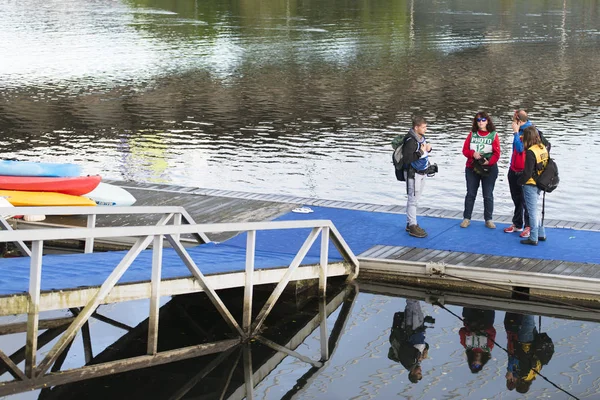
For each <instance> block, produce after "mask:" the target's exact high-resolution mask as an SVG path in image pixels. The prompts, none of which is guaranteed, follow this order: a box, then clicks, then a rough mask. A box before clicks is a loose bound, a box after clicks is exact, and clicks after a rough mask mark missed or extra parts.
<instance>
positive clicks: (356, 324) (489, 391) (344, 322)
mask: <svg viewBox="0 0 600 400" xmlns="http://www.w3.org/2000/svg"><path fill="white" fill-rule="evenodd" d="M402 293H405V294H404V296H405V297H406V298H404V297H402V296H401V294H402ZM255 294H256V297H255V301H256V302H257V304H258V306H259V307H260V306H262V302H263V301H264V300H266V298H267V296H268V295H269V294H270V291H265V292H262V293H261V292H258V293H257V292H255ZM409 296H410V297H409ZM242 297H243V293H242V290H229V291H227V295H226V296H225V297H223V298H224V300H225V302H226V304H228V307H230V308H229V309H230V310H231V311H232V313H233V315H234V316H235V315H238V313H239V311H240V309H239V306H240V305H241V304H242V303H241V301H240V300H241V298H242ZM426 300H427V301H426ZM434 300H436V301H438V302H441V303H442V304H445V305H444V306H440V305H439V304H438V303H436V302H435V301H434ZM163 303H164V304H163V306H162V308H161V313H160V331H159V350H160V351H164V350H168V349H174V348H178V347H183V346H190V345H194V344H198V343H202V342H214V341H218V340H222V339H224V338H227V337H229V338H231V337H232V335H231V330H230V329H227V326H226V325H225V323H224V322H223V319H222V318H221V317H220V315H219V314H218V313H217V312H216V311H215V309H214V307H213V306H212V305H211V303H210V301H209V300H208V299H207V298H206V296H203V295H190V296H178V297H176V298H173V299H166V298H165V299H164V302H163ZM233 303H236V304H237V305H238V307H231V304H233ZM409 303H412V304H413V306H417V307H418V308H420V309H421V312H422V313H423V316H429V317H430V318H433V321H432V320H429V319H425V322H424V323H423V325H424V326H426V327H427V328H426V329H425V332H424V334H423V339H422V342H424V343H427V345H428V346H429V351H428V356H427V357H426V358H424V359H423V360H421V362H420V366H421V370H422V379H421V381H419V382H418V383H412V382H410V380H409V377H408V370H407V367H406V366H404V365H403V362H404V361H403V360H405V357H404V356H403V355H405V354H408V352H410V351H411V349H412V346H411V345H408V346H406V345H402V344H401V343H400V344H399V342H398V340H397V338H401V337H402V332H400V331H399V330H398V329H397V327H394V324H393V321H394V319H395V318H394V314H395V313H398V312H404V313H405V315H408V313H410V312H411V311H410V310H407V304H409ZM327 304H328V309H329V310H330V312H331V314H329V317H328V318H327V327H326V332H327V335H328V336H327V342H328V346H329V351H330V354H331V356H330V359H329V361H327V362H326V363H325V364H324V366H322V367H320V368H315V367H311V365H310V364H308V363H307V362H306V360H300V359H298V358H295V357H294V356H291V355H286V354H284V353H281V352H277V351H275V350H273V349H271V348H269V347H267V346H266V345H264V344H263V342H261V341H260V340H253V341H252V342H251V343H250V345H249V347H246V348H244V347H240V348H236V349H234V351H233V352H232V353H231V354H229V355H228V356H227V358H225V359H224V360H222V361H221V362H220V363H219V364H217V366H216V367H215V369H213V370H210V371H208V372H207V373H204V374H203V372H204V371H205V370H204V368H205V367H206V366H207V365H210V364H211V362H212V360H214V358H215V356H206V357H204V358H197V359H190V360H185V361H179V362H176V363H170V364H165V365H162V366H157V367H152V368H145V369H139V370H135V371H130V372H126V373H121V374H117V375H112V376H106V377H101V378H95V379H88V380H84V381H80V382H75V383H70V384H65V385H62V386H57V387H54V388H47V389H44V390H41V391H40V390H37V391H31V392H26V393H20V394H16V395H14V396H11V397H9V398H11V399H19V400H21V399H39V400H58V399H60V400H68V399H73V400H79V399H93V400H95V399H113V400H117V399H129V400H136V399H219V398H222V399H229V400H233V399H240V400H241V399H243V398H244V397H245V393H246V392H245V390H246V381H245V376H247V375H246V373H245V368H246V367H247V361H246V360H251V364H252V372H253V373H254V381H253V384H254V386H255V387H254V389H253V395H254V397H253V398H254V399H273V400H275V399H323V400H331V399H340V400H342V399H343V400H347V399H382V400H387V399H424V400H433V399H456V400H459V399H460V400H462V399H473V400H479V399H542V398H546V399H547V398H551V399H568V398H570V397H569V395H568V394H566V392H568V393H570V394H572V395H573V396H575V397H576V398H580V399H597V398H598V393H600V379H599V378H600V373H599V369H598V365H599V364H600V356H599V355H600V341H598V337H600V323H599V322H598V321H600V318H599V317H598V312H597V311H586V310H584V309H582V308H569V307H566V306H558V307H557V306H553V305H552V303H551V302H550V301H548V300H544V301H542V302H539V301H538V302H534V303H532V302H530V301H524V300H522V301H515V300H510V299H506V298H503V299H494V298H491V297H488V298H485V297H482V296H477V295H458V294H452V293H445V294H444V293H440V292H436V293H435V294H433V293H427V292H425V291H421V290H418V289H402V288H398V287H394V288H391V287H385V286H377V285H371V284H363V283H361V284H360V288H358V289H357V288H356V287H355V286H349V287H343V286H342V287H339V286H338V287H336V288H334V287H331V288H330V289H329V290H328V299H327ZM147 305H148V302H147V301H144V302H139V301H138V302H131V303H121V304H118V305H109V306H102V307H100V309H99V312H100V313H101V314H102V315H106V316H109V317H111V318H114V319H116V320H117V321H119V322H122V323H125V324H127V325H129V326H132V327H135V329H133V330H131V331H130V332H125V331H124V330H122V329H117V328H115V327H112V326H110V325H107V324H104V323H102V322H100V321H98V320H95V319H92V320H91V323H90V332H91V338H92V347H93V355H94V359H93V363H99V362H106V361H112V360H115V359H120V358H124V357H131V356H138V355H143V354H145V351H146V341H145V338H146V337H147V327H148V324H147V320H145V321H144V316H143V315H145V314H144V312H143V311H144V310H147ZM412 310H413V311H414V310H415V308H414V307H413V308H412ZM541 310H542V311H543V312H540V311H541ZM257 311H258V309H257ZM511 313H512V314H511ZM412 315H414V313H413V314H412ZM507 315H508V316H509V317H510V318H509V319H508V320H509V321H520V322H519V323H517V324H512V325H507V323H506V321H507V320H506V317H507ZM540 315H541V319H540ZM140 316H141V318H140ZM463 316H464V317H465V318H470V320H468V321H470V322H468V323H465V322H463V321H461V318H463ZM525 319H529V320H530V322H533V323H534V324H535V329H536V330H539V332H545V333H547V335H548V336H549V337H550V338H551V340H552V343H553V344H554V353H550V357H549V361H547V362H546V363H545V364H544V365H542V367H541V369H539V370H538V371H539V373H540V374H541V375H535V379H533V380H532V381H531V383H530V385H529V387H528V388H527V390H526V393H519V392H518V390H519V389H513V390H508V389H507V384H506V381H507V378H506V375H507V367H508V363H509V355H508V353H507V352H506V351H505V349H506V350H508V349H511V348H517V347H518V346H523V345H524V344H527V342H518V341H517V342H513V343H514V347H510V346H509V345H508V335H507V332H510V331H514V332H516V333H517V334H526V333H527V329H525V328H520V327H523V326H525V324H524V323H523V321H524V320H525ZM9 320H10V319H3V321H2V322H14V321H9ZM405 320H407V318H405ZM315 321H316V323H315ZM320 322H321V319H320V314H319V305H318V301H317V300H316V299H315V298H312V297H305V296H302V295H300V296H293V295H292V296H290V295H289V294H285V295H284V296H283V298H282V299H281V300H280V301H279V302H278V303H277V305H276V307H275V308H274V309H273V311H272V314H271V315H270V316H269V317H268V318H267V320H266V324H265V327H264V329H263V331H262V333H261V335H262V336H263V337H265V338H267V339H269V340H272V341H273V342H275V343H277V344H279V345H283V346H287V347H288V348H289V349H290V350H295V351H296V354H299V355H300V356H304V357H306V358H308V359H310V360H313V361H314V362H316V361H318V360H319V359H320V358H321V341H320V334H319V332H320V328H319V324H320ZM311 323H312V325H311ZM519 324H520V325H519ZM307 326H312V327H310V328H308V329H307ZM466 326H468V327H470V328H469V329H471V331H470V333H469V330H468V329H467V328H465V327H466ZM507 326H508V328H507ZM519 329H522V331H519ZM532 329H533V326H531V328H530V329H529V332H532ZM474 332H475V333H474ZM476 332H479V333H477V335H478V336H482V335H483V332H485V334H487V335H488V336H489V338H490V341H488V340H487V339H484V343H486V345H489V347H490V348H491V350H490V351H489V354H490V356H489V357H488V358H487V359H488V360H487V361H486V362H484V365H483V367H482V368H481V370H480V371H479V372H477V373H472V372H471V370H470V369H469V363H468V361H467V360H468V356H467V352H466V347H465V346H468V345H469V343H472V342H471V341H470V340H469V338H470V337H473V336H475V335H476ZM391 337H393V338H395V340H392V339H391ZM523 337H524V336H523ZM2 342H3V346H2V348H3V350H4V351H5V352H7V354H11V352H12V351H16V349H18V348H19V347H20V346H22V345H23V343H24V334H14V335H8V336H3V338H2ZM515 354H518V353H515ZM398 355H400V357H398ZM409 359H410V358H409ZM513 362H514V360H513ZM518 362H519V363H521V362H522V363H523V364H522V365H525V362H524V361H521V360H519V361H518ZM83 363H84V358H83V346H82V340H81V335H78V336H77V338H76V340H75V341H74V343H73V346H72V347H71V349H70V350H69V354H68V357H67V359H66V361H65V364H64V365H63V369H68V368H75V367H79V366H81V365H82V364H83ZM523 368H525V367H523ZM6 375H8V374H4V375H3V376H2V379H3V380H5V379H7V378H8V377H7V376H6ZM542 375H543V376H542ZM521 391H523V390H521ZM565 391H566V392H565Z"/></svg>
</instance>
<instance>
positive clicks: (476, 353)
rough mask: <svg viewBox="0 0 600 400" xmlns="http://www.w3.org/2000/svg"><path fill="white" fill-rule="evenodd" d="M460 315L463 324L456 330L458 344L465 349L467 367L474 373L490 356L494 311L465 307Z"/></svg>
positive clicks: (494, 335) (481, 367) (494, 330)
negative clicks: (458, 339) (458, 337)
mask: <svg viewBox="0 0 600 400" xmlns="http://www.w3.org/2000/svg"><path fill="white" fill-rule="evenodd" d="M462 316H463V324H464V326H463V327H462V328H460V331H459V332H458V334H459V335H460V344H462V345H463V347H464V348H465V350H466V351H465V352H466V355H467V362H468V364H469V369H470V370H471V372H472V373H474V374H476V373H478V372H479V371H481V370H482V369H483V366H484V365H485V364H486V363H487V362H488V361H489V360H490V358H492V349H493V348H494V339H495V338H496V329H494V318H495V311H494V310H480V309H478V308H466V307H465V308H463V313H462Z"/></svg>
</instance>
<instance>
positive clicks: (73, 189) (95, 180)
mask: <svg viewBox="0 0 600 400" xmlns="http://www.w3.org/2000/svg"><path fill="white" fill-rule="evenodd" d="M101 180H102V178H101V177H100V175H92V176H76V177H69V178H49V177H43V176H4V175H0V189H2V190H18V191H25V192H55V193H63V194H70V195H72V196H81V195H82V194H86V193H89V192H91V191H92V190H94V189H96V187H97V186H98V184H99V183H100V181H101Z"/></svg>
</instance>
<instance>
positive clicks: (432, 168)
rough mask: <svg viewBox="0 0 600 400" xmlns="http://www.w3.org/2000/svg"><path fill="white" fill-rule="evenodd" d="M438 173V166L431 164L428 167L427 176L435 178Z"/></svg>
mask: <svg viewBox="0 0 600 400" xmlns="http://www.w3.org/2000/svg"><path fill="white" fill-rule="evenodd" d="M437 172H438V166H437V164H431V165H430V166H429V167H427V176H433V175H435V174H437Z"/></svg>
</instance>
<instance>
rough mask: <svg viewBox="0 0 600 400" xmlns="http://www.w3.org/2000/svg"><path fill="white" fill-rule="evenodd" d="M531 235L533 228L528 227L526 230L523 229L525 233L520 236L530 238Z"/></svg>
mask: <svg viewBox="0 0 600 400" xmlns="http://www.w3.org/2000/svg"><path fill="white" fill-rule="evenodd" d="M530 234H531V228H530V227H528V226H526V227H525V229H523V232H521V234H520V235H519V236H521V237H522V238H528V237H529V235H530Z"/></svg>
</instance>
